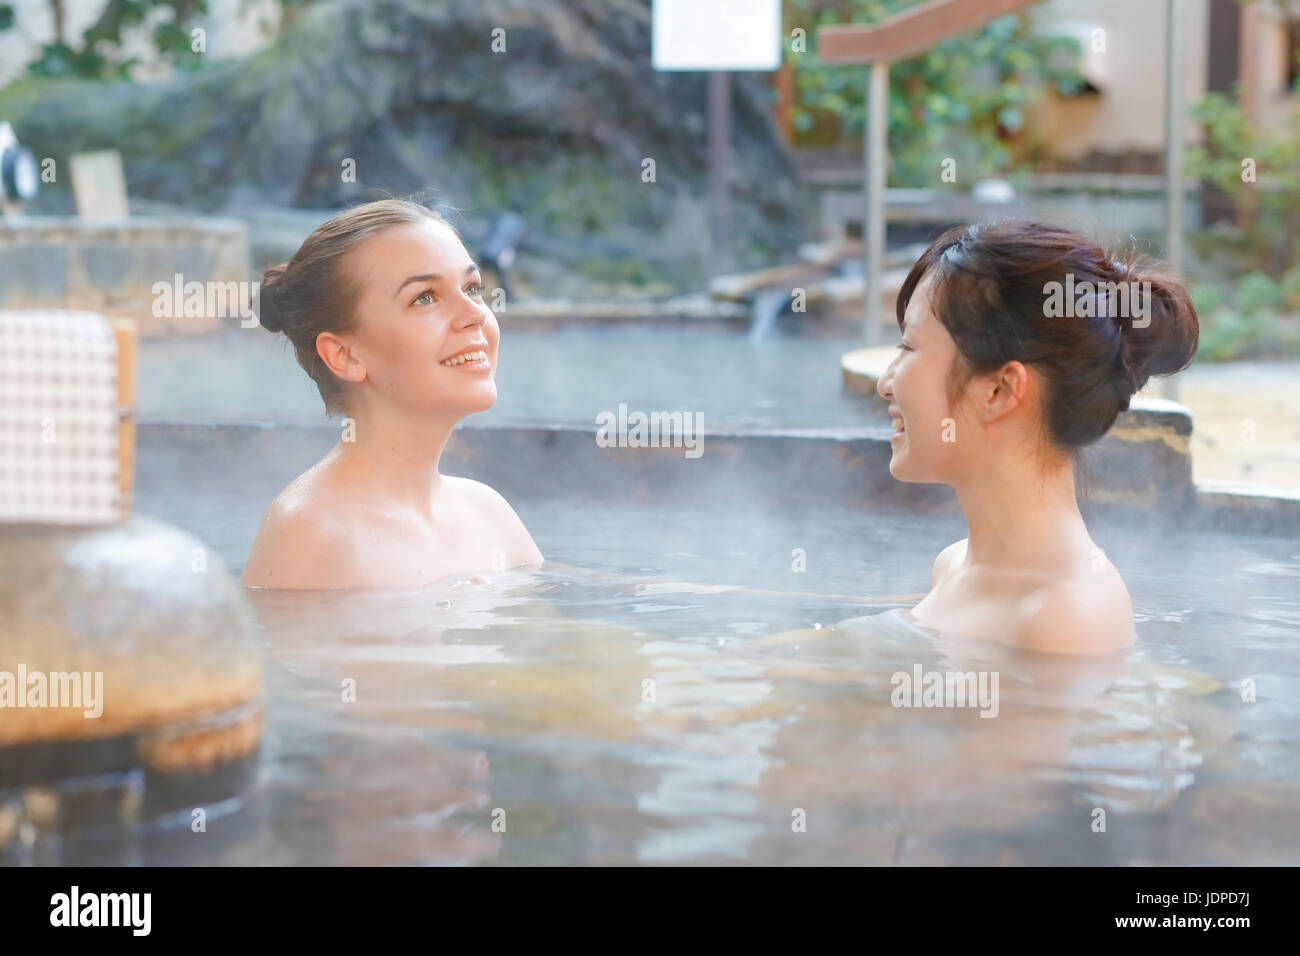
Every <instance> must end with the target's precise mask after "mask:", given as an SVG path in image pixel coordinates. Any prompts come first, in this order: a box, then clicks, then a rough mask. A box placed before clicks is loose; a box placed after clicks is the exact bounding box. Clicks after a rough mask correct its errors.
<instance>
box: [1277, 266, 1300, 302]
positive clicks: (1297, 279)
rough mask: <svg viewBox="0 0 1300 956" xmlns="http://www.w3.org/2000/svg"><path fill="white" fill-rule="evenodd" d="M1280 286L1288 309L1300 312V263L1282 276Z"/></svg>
mask: <svg viewBox="0 0 1300 956" xmlns="http://www.w3.org/2000/svg"><path fill="white" fill-rule="evenodd" d="M1279 285H1280V286H1281V288H1282V300H1283V302H1285V304H1286V307H1287V308H1288V309H1292V310H1294V311H1296V312H1300V262H1297V263H1296V264H1295V265H1293V266H1292V267H1291V268H1290V269H1288V270H1287V271H1286V272H1284V273H1283V274H1282V281H1281V282H1280V283H1279Z"/></svg>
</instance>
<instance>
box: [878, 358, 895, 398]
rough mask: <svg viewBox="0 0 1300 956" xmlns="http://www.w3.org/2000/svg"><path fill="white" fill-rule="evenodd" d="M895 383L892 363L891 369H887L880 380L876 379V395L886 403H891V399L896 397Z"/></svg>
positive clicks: (890, 364)
mask: <svg viewBox="0 0 1300 956" xmlns="http://www.w3.org/2000/svg"><path fill="white" fill-rule="evenodd" d="M893 382H894V363H893V362H890V363H889V368H887V369H885V372H884V374H883V375H881V376H880V378H878V379H876V394H877V395H879V396H880V397H881V398H883V399H884V400H885V401H889V400H890V399H891V398H893V397H894V388H893Z"/></svg>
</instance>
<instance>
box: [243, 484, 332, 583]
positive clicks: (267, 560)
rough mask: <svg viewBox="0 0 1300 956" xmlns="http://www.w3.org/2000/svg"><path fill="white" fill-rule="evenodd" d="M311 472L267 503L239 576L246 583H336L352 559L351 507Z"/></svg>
mask: <svg viewBox="0 0 1300 956" xmlns="http://www.w3.org/2000/svg"><path fill="white" fill-rule="evenodd" d="M313 471H314V469H313ZM313 471H308V472H305V473H304V474H302V475H299V476H298V477H297V478H295V479H294V480H293V481H291V482H290V483H289V484H288V485H287V486H286V487H285V488H284V490H283V491H281V492H280V493H279V494H278V495H276V497H275V500H273V501H272V502H271V504H270V505H269V506H268V507H267V509H266V513H265V514H264V515H263V516H262V523H261V524H260V525H259V526H258V529H257V537H256V538H255V539H254V541H253V547H252V549H251V550H250V551H249V555H248V562H247V564H246V565H245V566H244V574H243V577H242V578H241V579H240V580H241V581H242V583H243V584H244V585H246V586H248V587H265V588H325V587H333V586H335V582H336V581H337V580H339V579H340V573H341V572H342V571H344V570H346V567H347V566H348V565H349V564H350V563H351V562H352V556H353V553H354V548H353V547H352V545H353V543H354V541H355V535H354V534H353V530H352V523H351V521H350V520H349V518H348V510H347V509H346V508H345V507H343V506H342V505H341V503H340V502H339V501H337V500H335V496H334V495H333V493H332V491H331V489H330V487H329V485H328V483H327V482H323V481H321V480H319V476H318V475H315V476H314V475H313Z"/></svg>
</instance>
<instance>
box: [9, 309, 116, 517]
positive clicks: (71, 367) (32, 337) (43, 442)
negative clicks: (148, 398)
mask: <svg viewBox="0 0 1300 956" xmlns="http://www.w3.org/2000/svg"><path fill="white" fill-rule="evenodd" d="M120 518H121V511H120V494H119V489H118V411H117V343H116V341H115V340H114V338H113V331H112V328H111V327H110V326H109V324H108V322H107V320H106V319H105V318H104V317H103V316H101V315H96V314H95V313H93V312H53V311H52V312H5V311H0V522H8V523H15V522H35V523H51V524H104V523H112V522H115V521H118V520H120Z"/></svg>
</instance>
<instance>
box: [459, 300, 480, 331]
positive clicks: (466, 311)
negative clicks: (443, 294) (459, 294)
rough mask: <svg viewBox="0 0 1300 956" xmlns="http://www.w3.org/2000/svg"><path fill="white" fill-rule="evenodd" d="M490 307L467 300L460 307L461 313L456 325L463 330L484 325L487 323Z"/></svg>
mask: <svg viewBox="0 0 1300 956" xmlns="http://www.w3.org/2000/svg"><path fill="white" fill-rule="evenodd" d="M487 317H488V307H487V306H486V305H483V304H481V303H478V302H475V301H474V300H472V299H470V298H465V300H464V301H463V302H461V305H460V312H459V314H458V315H457V317H456V325H457V327H458V328H462V329H472V328H473V327H474V326H476V325H482V324H483V323H484V322H486V321H487Z"/></svg>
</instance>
